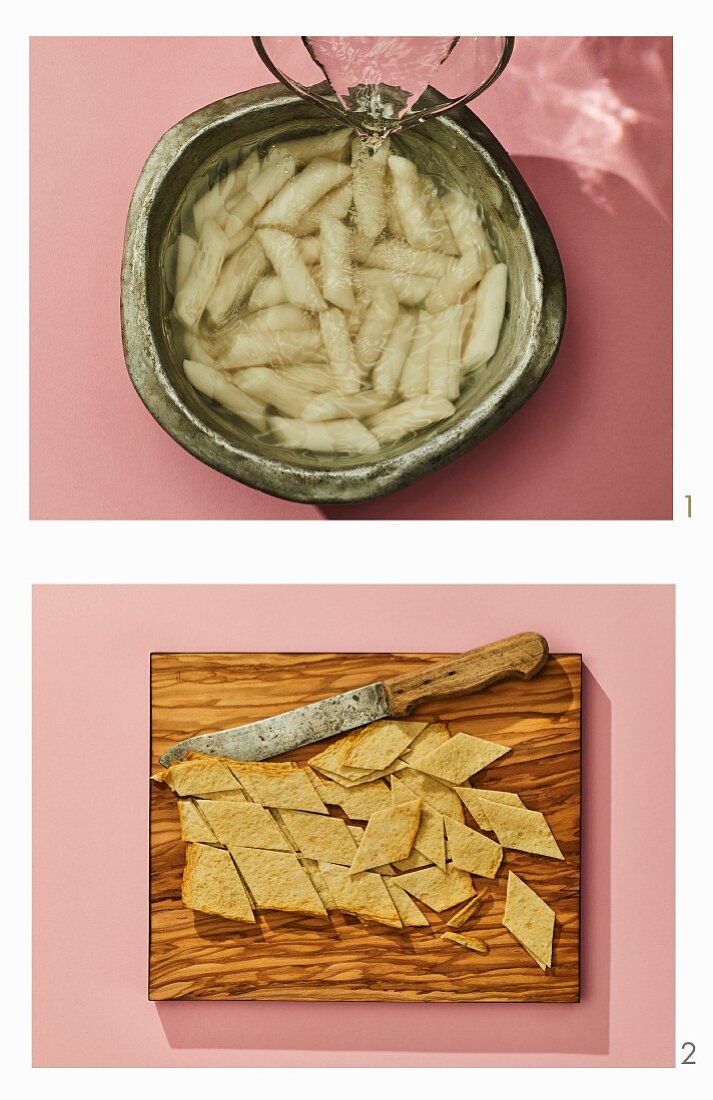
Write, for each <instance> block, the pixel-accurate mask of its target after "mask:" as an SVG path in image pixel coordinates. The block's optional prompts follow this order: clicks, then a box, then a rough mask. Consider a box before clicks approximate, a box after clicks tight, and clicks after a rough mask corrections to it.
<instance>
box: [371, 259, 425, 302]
mask: <svg viewBox="0 0 713 1100" xmlns="http://www.w3.org/2000/svg"><path fill="white" fill-rule="evenodd" d="M424 255H425V253H424ZM354 282H355V283H356V285H357V287H363V288H364V289H365V290H366V291H367V292H368V293H370V294H372V295H373V294H379V293H380V292H381V288H382V287H383V286H384V285H385V284H388V285H389V286H390V287H391V288H392V290H393V291H394V293H395V294H396V297H397V298H398V300H399V302H400V303H401V305H403V306H418V305H420V304H421V302H423V300H424V299H425V298H426V297H427V296H428V295H429V294H430V292H431V291H432V290H433V287H434V286H435V285H436V280H435V279H432V278H429V277H428V276H426V275H410V274H408V273H407V272H406V273H403V272H400V271H388V270H386V269H380V268H377V267H362V268H361V269H360V270H358V271H355V273H354Z"/></svg>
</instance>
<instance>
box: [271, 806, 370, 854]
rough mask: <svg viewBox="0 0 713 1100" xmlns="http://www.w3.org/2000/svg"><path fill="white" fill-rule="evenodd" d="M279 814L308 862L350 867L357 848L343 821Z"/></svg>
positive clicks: (297, 812)
mask: <svg viewBox="0 0 713 1100" xmlns="http://www.w3.org/2000/svg"><path fill="white" fill-rule="evenodd" d="M279 814H280V821H281V822H282V823H283V824H284V826H285V828H286V830H287V832H288V834H289V835H290V837H291V838H292V840H293V841H294V843H295V847H296V848H297V849H298V851H300V852H302V854H303V855H305V856H307V857H308V859H316V860H322V861H323V862H325V863H339V864H342V865H343V866H345V867H349V866H350V864H351V862H352V860H353V859H354V856H355V855H356V851H357V846H356V843H355V841H354V838H353V837H352V835H351V833H350V832H349V829H348V828H347V826H346V825H345V823H344V822H343V821H342V819H341V818H340V817H325V816H324V815H323V814H306V813H303V812H302V811H301V810H280V811H279Z"/></svg>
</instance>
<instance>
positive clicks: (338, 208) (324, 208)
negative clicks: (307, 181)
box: [293, 180, 352, 237]
mask: <svg viewBox="0 0 713 1100" xmlns="http://www.w3.org/2000/svg"><path fill="white" fill-rule="evenodd" d="M351 207H352V182H351V180H347V182H346V183H343V184H342V186H341V187H335V188H334V189H333V190H332V191H328V192H327V194H326V195H324V196H323V198H321V199H320V200H319V202H316V203H315V204H314V206H311V207H310V208H309V210H308V211H307V213H306V214H303V215H302V217H301V218H300V220H299V221H298V223H297V225H296V226H295V227H294V230H293V232H294V235H295V236H296V237H305V236H307V234H309V233H316V232H317V231H318V229H319V225H320V221H321V219H322V215H323V214H331V216H332V217H333V218H337V220H338V221H342V219H343V218H346V216H347V214H348V213H349V211H350V210H351Z"/></svg>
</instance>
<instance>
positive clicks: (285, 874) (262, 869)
mask: <svg viewBox="0 0 713 1100" xmlns="http://www.w3.org/2000/svg"><path fill="white" fill-rule="evenodd" d="M231 855H232V856H233V858H234V859H235V862H236V863H237V865H238V869H239V871H240V874H241V875H242V876H243V878H244V879H245V882H246V883H247V887H248V890H249V891H250V893H251V894H252V896H253V899H254V901H255V905H256V906H257V908H258V909H279V910H280V911H281V912H283V913H309V914H310V915H311V916H315V917H326V915H327V910H326V909H325V907H324V905H323V904H322V902H321V901H320V898H319V894H318V893H317V891H316V890H315V888H314V886H313V885H312V881H311V879H310V877H309V875H308V874H307V872H306V871H305V869H304V867H302V865H301V864H300V861H299V860H298V858H297V856H296V855H295V854H294V852H268V851H265V850H264V849H259V848H234V849H232V851H231ZM345 873H346V872H345Z"/></svg>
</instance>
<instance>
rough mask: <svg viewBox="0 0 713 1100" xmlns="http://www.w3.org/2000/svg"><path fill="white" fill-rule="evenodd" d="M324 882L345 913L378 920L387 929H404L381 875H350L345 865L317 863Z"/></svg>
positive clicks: (367, 872) (371, 873)
mask: <svg viewBox="0 0 713 1100" xmlns="http://www.w3.org/2000/svg"><path fill="white" fill-rule="evenodd" d="M319 869H320V871H321V872H322V875H323V878H324V881H325V884H326V886H327V889H328V890H329V892H330V894H331V895H332V897H333V898H334V900H335V901H336V903H337V905H338V906H339V908H340V909H341V910H342V911H343V912H344V913H352V914H353V915H354V916H355V917H361V918H363V919H364V920H373V921H377V922H378V923H379V924H385V925H387V926H388V927H389V928H403V924H402V923H401V918H400V917H399V913H398V909H397V908H396V905H395V903H394V902H393V901H392V899H391V894H390V893H389V891H388V890H387V888H386V884H385V882H384V880H383V878H382V877H381V875H377V874H375V873H374V872H373V871H361V872H360V873H359V874H356V875H353V874H350V873H349V871H348V870H346V868H344V867H338V866H337V865H336V864H333V863H320V865H319Z"/></svg>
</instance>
